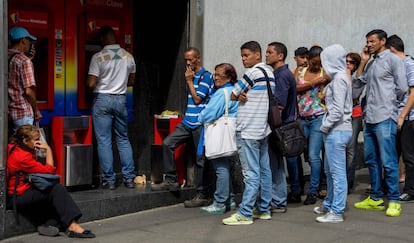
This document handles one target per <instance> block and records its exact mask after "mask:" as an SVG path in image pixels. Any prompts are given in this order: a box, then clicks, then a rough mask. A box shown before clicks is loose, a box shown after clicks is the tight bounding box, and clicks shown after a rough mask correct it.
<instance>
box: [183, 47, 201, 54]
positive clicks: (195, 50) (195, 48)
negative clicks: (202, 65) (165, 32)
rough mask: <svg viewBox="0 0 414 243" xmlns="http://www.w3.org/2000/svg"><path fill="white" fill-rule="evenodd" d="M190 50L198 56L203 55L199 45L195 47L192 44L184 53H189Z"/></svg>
mask: <svg viewBox="0 0 414 243" xmlns="http://www.w3.org/2000/svg"><path fill="white" fill-rule="evenodd" d="M190 51H193V52H194V53H195V54H196V55H197V56H200V55H201V53H200V50H199V49H198V48H197V47H193V46H190V47H188V48H186V49H185V51H184V53H187V52H190Z"/></svg>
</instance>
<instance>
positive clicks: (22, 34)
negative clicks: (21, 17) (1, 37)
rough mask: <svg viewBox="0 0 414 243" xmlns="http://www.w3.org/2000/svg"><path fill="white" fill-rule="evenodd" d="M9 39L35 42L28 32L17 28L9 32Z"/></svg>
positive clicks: (34, 38)
mask: <svg viewBox="0 0 414 243" xmlns="http://www.w3.org/2000/svg"><path fill="white" fill-rule="evenodd" d="M9 37H10V39H11V40H18V39H22V38H29V39H31V40H37V38H36V37H34V36H33V35H31V34H30V33H29V31H27V30H26V29H25V28H23V27H19V26H15V27H13V28H12V29H11V30H10V31H9Z"/></svg>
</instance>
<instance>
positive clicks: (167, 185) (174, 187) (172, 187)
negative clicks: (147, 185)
mask: <svg viewBox="0 0 414 243" xmlns="http://www.w3.org/2000/svg"><path fill="white" fill-rule="evenodd" d="M178 189H180V186H179V185H178V182H174V181H163V182H161V183H159V184H151V190H153V191H178Z"/></svg>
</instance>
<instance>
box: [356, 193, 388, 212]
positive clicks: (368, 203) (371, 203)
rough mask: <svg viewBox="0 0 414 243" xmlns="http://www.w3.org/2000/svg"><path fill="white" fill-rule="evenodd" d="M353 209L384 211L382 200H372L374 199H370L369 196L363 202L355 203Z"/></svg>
mask: <svg viewBox="0 0 414 243" xmlns="http://www.w3.org/2000/svg"><path fill="white" fill-rule="evenodd" d="M354 207H355V208H359V209H369V210H384V209H385V206H384V200H382V199H379V200H374V199H371V197H370V196H368V197H367V198H366V199H365V200H363V201H361V202H357V203H355V204H354Z"/></svg>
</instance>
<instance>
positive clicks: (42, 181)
mask: <svg viewBox="0 0 414 243" xmlns="http://www.w3.org/2000/svg"><path fill="white" fill-rule="evenodd" d="M26 180H27V181H28V182H30V183H31V184H32V186H33V187H35V188H37V189H39V190H40V191H45V190H48V189H50V188H52V187H53V186H54V185H56V184H58V183H59V181H60V175H56V174H43V173H32V174H27V175H26Z"/></svg>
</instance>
